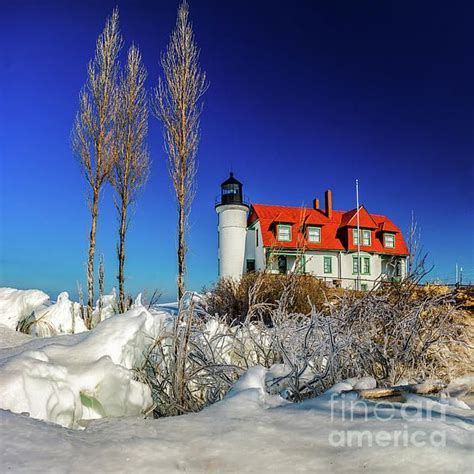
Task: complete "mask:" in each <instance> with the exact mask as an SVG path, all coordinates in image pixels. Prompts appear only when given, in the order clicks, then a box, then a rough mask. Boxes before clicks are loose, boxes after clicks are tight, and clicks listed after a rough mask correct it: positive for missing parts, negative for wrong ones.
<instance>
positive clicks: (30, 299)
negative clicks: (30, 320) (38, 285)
mask: <svg viewBox="0 0 474 474" xmlns="http://www.w3.org/2000/svg"><path fill="white" fill-rule="evenodd" d="M48 300H49V296H48V295H47V294H46V293H43V292H42V291H40V290H17V289H15V288H0V324H3V325H4V326H7V327H8V328H10V329H16V327H17V324H18V321H20V320H21V319H23V318H26V317H27V316H29V315H30V314H31V313H32V312H33V311H34V310H35V309H37V308H38V307H40V306H42V305H44V304H45V303H46V302H47V301H48Z"/></svg>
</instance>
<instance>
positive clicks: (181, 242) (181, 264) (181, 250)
mask: <svg viewBox="0 0 474 474" xmlns="http://www.w3.org/2000/svg"><path fill="white" fill-rule="evenodd" d="M178 207H179V211H178V301H181V298H182V297H183V295H184V291H185V290H184V272H185V261H184V259H185V255H186V242H185V239H184V224H185V216H184V204H183V203H182V202H179V203H178Z"/></svg>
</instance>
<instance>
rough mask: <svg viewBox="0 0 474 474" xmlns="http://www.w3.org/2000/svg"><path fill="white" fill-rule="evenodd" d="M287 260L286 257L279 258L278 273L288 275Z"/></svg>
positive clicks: (280, 256)
mask: <svg viewBox="0 0 474 474" xmlns="http://www.w3.org/2000/svg"><path fill="white" fill-rule="evenodd" d="M287 269H288V267H287V260H286V256H285V255H279V256H278V273H286V272H287Z"/></svg>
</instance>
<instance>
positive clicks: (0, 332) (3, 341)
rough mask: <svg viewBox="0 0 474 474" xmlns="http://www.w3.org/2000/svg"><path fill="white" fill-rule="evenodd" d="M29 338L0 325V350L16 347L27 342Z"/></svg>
mask: <svg viewBox="0 0 474 474" xmlns="http://www.w3.org/2000/svg"><path fill="white" fill-rule="evenodd" d="M30 339H31V336H29V335H28V334H23V333H22V332H18V331H15V330H14V329H10V328H9V327H7V326H5V325H3V324H0V349H4V348H6V347H13V346H18V345H19V344H22V343H24V342H26V341H29V340H30Z"/></svg>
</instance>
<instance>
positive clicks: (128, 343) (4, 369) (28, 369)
mask: <svg viewBox="0 0 474 474" xmlns="http://www.w3.org/2000/svg"><path fill="white" fill-rule="evenodd" d="M166 317H167V315H166V314H165V313H162V314H154V315H152V314H150V313H149V312H148V311H147V310H146V309H145V308H144V307H143V306H141V307H135V308H133V309H131V310H130V311H128V312H127V313H125V314H123V315H120V316H115V317H112V318H109V319H107V320H106V321H104V322H102V323H101V324H99V325H98V326H97V327H96V328H95V329H93V330H92V331H88V332H84V333H81V334H75V335H71V336H56V337H50V338H35V339H32V340H31V341H28V342H26V343H25V344H23V345H21V346H16V347H13V348H11V349H4V350H0V386H1V387H2V390H1V391H0V407H2V408H4V409H9V410H11V411H13V412H16V413H29V414H30V416H32V417H33V418H38V419H41V420H46V421H51V422H54V423H58V424H60V425H62V426H67V427H79V426H80V425H81V424H83V423H84V420H89V419H93V418H100V417H104V416H124V415H137V414H139V413H143V412H145V411H147V410H148V409H149V408H150V407H151V406H152V399H151V393H150V389H149V387H148V386H147V385H145V384H143V383H141V382H138V381H136V380H134V379H133V371H132V369H133V368H136V367H139V366H141V364H142V363H143V359H144V353H145V352H146V350H147V348H148V347H149V346H150V345H151V344H152V343H153V341H154V338H156V337H157V336H158V334H159V332H160V330H161V325H162V323H163V322H164V321H165V320H166Z"/></svg>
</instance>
